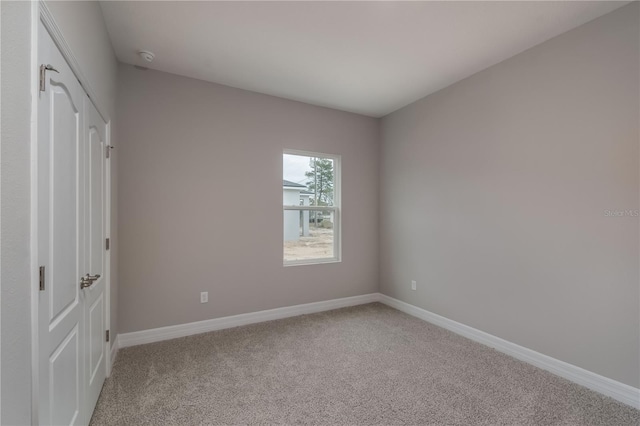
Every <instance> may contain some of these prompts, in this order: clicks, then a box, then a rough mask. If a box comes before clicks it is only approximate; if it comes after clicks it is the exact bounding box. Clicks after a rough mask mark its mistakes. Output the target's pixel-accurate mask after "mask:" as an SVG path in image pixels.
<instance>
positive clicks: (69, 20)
mask: <svg viewBox="0 0 640 426" xmlns="http://www.w3.org/2000/svg"><path fill="white" fill-rule="evenodd" d="M46 3H47V7H48V8H49V10H50V11H51V14H52V15H53V17H54V19H55V21H56V23H57V24H58V26H59V27H60V29H61V31H62V34H63V36H64V39H65V40H66V41H67V43H68V44H69V47H70V48H71V51H72V52H73V54H74V56H75V57H76V60H77V61H78V64H79V65H80V69H81V70H82V73H83V74H84V76H85V77H86V78H87V80H89V84H90V85H91V88H92V90H93V91H94V93H95V96H96V97H97V100H95V99H94V101H95V102H96V103H97V104H98V107H99V108H101V109H102V112H103V113H104V114H105V115H107V117H106V118H107V120H111V144H112V145H114V146H116V147H117V146H118V145H119V140H118V137H117V131H118V129H117V122H116V120H114V116H115V108H116V93H117V89H116V86H117V78H118V62H117V60H116V56H115V53H114V51H113V47H112V46H111V40H110V39H109V33H108V32H107V26H106V24H105V22H104V19H103V17H102V9H101V8H100V3H98V2H96V1H47V2H46ZM112 154H113V156H112V157H111V197H112V204H111V235H110V238H111V324H110V329H111V334H112V335H113V336H116V334H117V333H118V262H117V259H118V242H119V241H118V215H117V212H118V210H117V207H118V206H117V199H118V150H117V149H116V150H114V151H112ZM111 342H112V344H114V343H115V339H112V340H111Z"/></svg>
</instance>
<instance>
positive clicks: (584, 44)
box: [380, 3, 640, 387]
mask: <svg viewBox="0 0 640 426" xmlns="http://www.w3.org/2000/svg"><path fill="white" fill-rule="evenodd" d="M638 18H639V16H638V3H635V4H632V5H630V6H626V7H624V8H621V9H619V10H617V11H614V12H613V13H611V14H609V15H605V16H604V17H601V18H599V19H597V20H595V21H592V22H590V23H588V24H585V25H583V26H581V27H579V28H577V29H575V30H572V31H570V32H568V33H565V34H563V35H561V36H559V37H557V38H554V39H552V40H550V41H548V42H545V43H543V44H541V45H539V46H537V47H534V48H532V49H530V50H528V51H526V52H524V53H522V54H519V55H517V56H515V57H513V58H511V59H508V60H506V61H504V62H502V63H500V64H498V65H496V66H494V67H491V68H489V69H487V70H485V71H483V72H480V73H478V74H476V75H474V76H472V77H470V78H468V79H466V80H463V81H461V82H458V83H456V84H454V85H452V86H450V87H448V88H446V89H444V90H442V91H440V92H437V93H435V94H433V95H430V96H428V97H426V98H424V99H422V100H420V101H418V102H416V103H414V104H412V105H410V106H408V107H405V108H404V109H402V110H400V111H397V112H395V113H393V114H391V115H389V116H387V117H385V118H384V119H383V121H382V141H381V177H380V188H381V195H380V197H381V199H380V210H381V212H380V215H381V241H380V247H381V266H380V272H381V291H382V292H383V293H384V294H387V295H390V296H393V297H396V298H398V299H401V300H403V301H405V302H408V303H411V304H414V305H416V306H419V307H422V308H425V309H427V310H430V311H432V312H435V313H437V314H440V315H443V316H445V317H448V318H450V319H453V320H456V321H459V322H461V323H464V324H467V325H469V326H472V327H475V328H478V329H480V330H483V331H486V332H488V333H491V334H494V335H496V336H499V337H502V338H504V339H506V340H509V341H511V342H515V343H518V344H520V345H523V346H525V347H528V348H531V349H534V350H536V351H539V352H542V353H544V354H547V355H550V356H552V357H554V358H557V359H560V360H563V361H566V362H569V363H571V364H574V365H577V366H580V367H583V368H585V369H587V370H590V371H593V372H596V373H599V374H601V375H604V376H606V377H610V378H612V379H614V380H618V381H620V382H623V383H626V384H629V385H632V386H635V387H638V386H639V385H640V377H639V375H640V373H639V361H638V360H639V359H640V349H639V347H640V342H639V337H640V324H639V318H640V311H639V306H638V304H639V291H638V283H639V276H638V266H639V265H638V259H639V252H638V235H639V234H638V232H639V226H638V217H628V216H627V217H606V216H605V213H604V211H605V210H607V209H609V210H625V209H638V208H639V205H638V193H639V185H638V158H639V157H638V155H639V150H638V141H639V126H638V120H639V114H640V108H639V105H638V102H639V97H638V94H639V84H638V79H639V75H640V74H639V66H638V64H639V57H638V51H639V47H640V46H639V41H638V40H639V31H638V21H639V19H638ZM411 279H415V280H417V281H418V289H417V291H411V290H410V280H411Z"/></svg>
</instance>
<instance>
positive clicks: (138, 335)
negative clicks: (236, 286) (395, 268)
mask: <svg viewBox="0 0 640 426" xmlns="http://www.w3.org/2000/svg"><path fill="white" fill-rule="evenodd" d="M379 300H380V294H379V293H371V294H364V295H361V296H352V297H345V298H342V299H333V300H325V301H323V302H314V303H306V304H304V305H295V306H287V307H283V308H276V309H269V310H266V311H258V312H252V313H247V314H240V315H233V316H229V317H222V318H214V319H210V320H205V321H198V322H192V323H188V324H180V325H172V326H168V327H160V328H154V329H151V330H142V331H134V332H132V333H122V334H119V335H118V345H119V347H121V348H126V347H128V346H135V345H142V344H145V343H152V342H160V341H163V340H170V339H175V338H178V337H184V336H191V335H193V334H199V333H206V332H209V331H215V330H223V329H225V328H232V327H239V326H241V325H247V324H255V323H258V322H264V321H271V320H276V319H282V318H289V317H295V316H298V315H304V314H313V313H316V312H323V311H330V310H332V309H338V308H346V307H348V306H356V305H363V304H366V303H372V302H377V301H379Z"/></svg>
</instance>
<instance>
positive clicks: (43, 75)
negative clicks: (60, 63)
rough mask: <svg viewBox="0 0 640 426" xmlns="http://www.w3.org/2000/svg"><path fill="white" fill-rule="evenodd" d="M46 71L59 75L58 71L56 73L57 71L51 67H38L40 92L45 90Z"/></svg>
mask: <svg viewBox="0 0 640 426" xmlns="http://www.w3.org/2000/svg"><path fill="white" fill-rule="evenodd" d="M47 71H55V72H57V73H60V71H58V70H57V69H55V68H54V67H52V66H51V65H48V64H47V65H45V64H42V65H40V91H41V92H44V91H45V90H46V88H47V87H46V81H47V80H46V79H47Z"/></svg>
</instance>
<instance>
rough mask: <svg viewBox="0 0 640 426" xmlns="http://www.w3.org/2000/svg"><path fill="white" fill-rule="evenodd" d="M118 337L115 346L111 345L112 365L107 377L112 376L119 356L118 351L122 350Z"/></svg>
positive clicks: (114, 342)
mask: <svg viewBox="0 0 640 426" xmlns="http://www.w3.org/2000/svg"><path fill="white" fill-rule="evenodd" d="M118 337H119V336H118V335H116V337H115V339H114V341H113V344H112V345H111V350H110V354H109V355H110V356H109V358H110V364H109V367H108V368H107V377H109V376H111V371H112V370H113V364H114V363H115V362H116V357H117V356H118V349H120V345H119V339H118Z"/></svg>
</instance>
